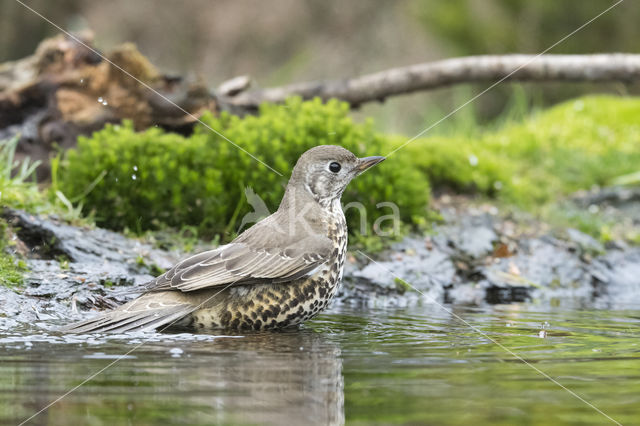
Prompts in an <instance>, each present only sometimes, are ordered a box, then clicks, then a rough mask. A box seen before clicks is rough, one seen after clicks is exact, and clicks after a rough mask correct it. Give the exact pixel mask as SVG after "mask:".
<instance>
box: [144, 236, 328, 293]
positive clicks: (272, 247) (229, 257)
mask: <svg viewBox="0 0 640 426" xmlns="http://www.w3.org/2000/svg"><path fill="white" fill-rule="evenodd" d="M236 241H237V242H232V243H230V244H227V245H225V246H221V247H218V248H217V249H215V250H210V251H206V252H204V253H200V254H197V255H195V256H192V257H190V258H188V259H185V260H183V261H182V262H180V263H178V264H177V265H176V266H174V267H173V268H171V269H170V270H168V271H167V272H165V273H164V274H163V275H161V276H159V277H158V278H156V279H155V280H153V281H151V282H150V283H149V284H147V290H148V291H158V290H170V289H175V290H180V291H183V292H189V291H195V290H203V289H207V288H215V287H220V286H226V285H231V284H234V285H237V284H255V283H266V282H287V281H292V280H295V279H297V278H300V277H302V276H304V275H307V274H309V273H310V272H312V271H313V270H314V269H316V268H317V267H318V266H319V265H321V264H323V263H325V262H326V261H327V260H328V259H329V257H330V254H331V251H332V248H333V247H332V243H331V240H330V239H329V238H327V237H324V236H308V237H306V238H302V239H299V240H297V241H295V242H292V243H291V244H282V243H283V241H279V242H278V244H265V242H268V241H265V238H264V237H262V238H258V239H257V241H255V242H253V241H252V239H247V238H244V239H238V240H236ZM285 243H286V242H285Z"/></svg>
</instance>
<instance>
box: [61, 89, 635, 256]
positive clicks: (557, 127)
mask: <svg viewBox="0 0 640 426" xmlns="http://www.w3.org/2000/svg"><path fill="white" fill-rule="evenodd" d="M521 103H522V102H521ZM520 109H521V108H520ZM520 115H521V113H520V112H519V113H518V114H516V115H514V116H513V117H512V116H511V115H510V116H505V117H504V119H503V120H502V125H501V126H500V127H497V128H491V129H490V130H489V131H484V132H482V131H478V130H477V129H475V130H474V129H473V126H472V124H471V122H469V123H468V126H466V127H465V128H464V129H462V130H461V131H460V132H450V133H447V134H443V135H440V136H433V137H426V138H421V139H417V140H415V141H413V142H411V143H410V144H408V145H406V146H405V147H403V148H402V149H400V150H398V151H397V152H396V153H394V154H393V155H391V156H390V157H389V159H388V160H387V161H386V162H384V163H383V164H381V165H380V166H378V167H376V168H375V169H374V170H372V171H370V172H368V173H365V174H364V175H363V176H360V177H359V178H357V179H355V180H354V181H353V182H352V183H351V185H350V186H349V188H348V190H347V192H346V193H345V196H344V199H343V201H344V203H345V204H347V203H349V202H351V201H360V202H362V203H363V204H364V205H365V206H366V213H367V223H368V227H369V228H368V229H367V230H368V231H369V230H370V229H371V228H370V227H371V224H373V223H374V222H375V220H376V218H379V217H381V216H382V215H388V214H389V213H390V211H389V210H388V209H386V208H384V207H380V208H377V207H376V204H377V203H379V202H382V201H393V202H395V203H396V204H397V205H398V206H399V208H400V215H401V218H402V220H403V221H404V223H405V225H406V224H410V225H413V226H416V225H418V226H421V225H425V224H426V222H428V221H429V220H430V219H429V217H428V211H427V210H425V205H426V204H427V201H428V196H429V188H430V187H429V182H431V184H432V185H433V186H434V187H436V188H439V189H443V188H450V189H453V190H455V191H457V192H467V193H480V194H483V195H485V196H490V197H496V198H498V199H500V200H502V201H504V202H506V203H508V204H512V205H515V206H518V207H521V208H525V209H528V210H532V209H539V208H540V207H542V206H548V205H550V204H552V203H554V202H556V201H557V200H559V199H562V197H564V196H566V195H568V194H570V193H572V192H574V191H576V190H579V189H588V188H590V187H592V186H593V185H607V184H611V183H615V182H616V179H618V180H619V177H620V176H624V175H627V176H633V175H630V174H632V173H635V172H637V171H638V164H640V124H638V123H637V117H638V116H640V99H636V98H618V97H603V96H600V97H597V96H596V97H586V98H580V99H576V100H573V101H570V102H566V103H563V104H561V105H558V106H556V107H554V108H551V109H549V110H547V111H544V112H539V113H536V114H534V115H533V116H532V117H529V118H528V119H526V120H521V119H520V120H517V117H519V116H520ZM203 119H204V121H205V122H206V123H207V125H208V126H210V127H211V128H213V129H215V130H216V131H218V132H220V133H222V134H224V135H225V136H226V137H227V138H229V139H230V140H232V141H234V142H235V143H237V144H239V145H240V146H241V147H242V148H243V149H245V150H246V151H248V152H250V153H251V154H252V155H254V156H255V157H256V158H258V159H259V160H261V161H263V162H265V163H266V164H269V165H271V166H273V167H274V168H275V169H276V170H278V171H279V172H281V173H282V174H283V176H279V175H277V174H276V173H274V172H272V171H270V170H269V169H267V168H266V167H264V166H261V165H260V164H259V163H258V162H257V161H256V160H255V159H253V158H251V157H250V156H249V155H247V154H246V153H244V152H241V151H240V150H239V149H238V148H237V147H234V146H233V145H232V144H231V143H229V142H228V141H226V140H224V139H222V138H221V137H220V136H219V135H218V134H216V133H214V132H212V131H210V130H209V129H207V128H206V127H204V126H200V127H198V128H196V131H195V133H194V134H193V135H192V136H190V137H183V136H180V135H176V134H171V133H166V132H163V131H161V130H159V129H155V128H154V129H149V130H147V131H145V132H142V133H137V132H135V131H134V130H133V128H132V126H131V124H130V123H126V122H125V123H124V124H123V125H120V126H108V127H107V128H105V129H104V130H102V131H100V132H97V133H95V134H94V135H93V136H92V137H91V138H81V139H80V140H79V143H78V148H77V150H72V151H70V152H68V154H67V156H66V159H65V160H64V161H63V162H62V163H61V164H60V166H59V168H60V171H59V174H58V175H59V176H57V179H54V183H55V187H56V188H55V189H59V190H62V192H64V193H65V194H67V195H68V196H69V198H70V199H71V200H72V201H75V202H78V201H82V202H83V203H84V206H85V207H84V211H85V212H89V211H93V212H94V213H95V216H96V220H98V221H99V222H100V223H101V224H103V225H106V226H109V227H112V228H116V229H122V228H129V229H130V230H132V231H134V232H138V233H139V232H141V231H144V230H147V229H163V228H166V227H173V228H177V229H189V233H190V234H193V235H202V234H203V233H204V234H205V235H206V234H209V235H212V234H215V235H221V237H222V239H223V240H228V239H230V238H232V237H233V236H234V232H235V231H236V230H237V229H238V227H239V224H240V221H241V218H242V217H243V215H244V214H245V213H247V212H250V211H252V207H251V206H250V205H249V203H247V201H246V198H245V194H244V190H245V188H246V187H251V188H252V189H253V190H254V191H255V192H256V194H258V195H259V196H260V197H261V198H262V199H263V200H264V202H265V203H266V205H267V207H268V208H269V209H270V210H271V211H273V210H274V209H275V208H277V206H278V202H279V201H280V199H281V197H282V194H283V191H284V185H285V184H286V180H287V178H288V176H289V174H290V172H291V168H292V166H293V165H294V164H295V161H296V160H297V158H298V157H299V155H300V154H301V153H302V152H304V151H305V150H307V149H309V148H311V147H313V146H316V145H320V144H338V145H342V146H345V147H346V148H348V149H350V150H352V151H353V152H355V153H356V154H358V155H374V154H382V155H385V154H387V153H389V152H391V151H392V150H393V149H394V148H396V147H399V146H401V145H402V144H404V143H405V142H406V140H407V138H405V137H398V136H394V137H391V136H382V135H380V134H377V133H375V132H374V131H373V130H372V127H371V125H370V123H367V124H356V123H354V122H353V121H352V120H351V119H350V118H349V117H348V108H347V106H346V105H345V104H343V103H340V102H337V101H331V102H329V103H327V104H322V103H321V102H320V101H318V100H315V101H311V102H302V101H300V100H299V99H291V100H289V101H288V102H287V103H286V104H285V105H281V106H278V105H263V106H262V108H261V109H260V114H259V115H257V116H249V117H245V118H239V117H236V116H231V115H228V114H222V115H221V116H220V117H218V118H215V117H213V116H211V115H206V116H205V117H204V118H203ZM359 216H360V215H357V214H356V211H355V209H348V210H347V217H348V220H349V225H350V229H351V230H352V232H355V233H358V230H359V229H360V223H358V222H357V221H358V218H359ZM583 222H584V223H583V224H582V225H581V226H579V228H581V229H591V228H593V229H595V228H596V227H598V226H596V225H597V223H596V222H593V221H591V222H586V221H583ZM593 224H595V225H593ZM403 229H406V226H403ZM603 229H604V228H603V227H602V226H599V231H598V232H599V233H600V234H602V235H605V234H606V232H604V231H603ZM367 234H369V235H370V233H369V232H367ZM592 234H593V233H592ZM353 241H355V243H356V244H359V245H361V246H363V247H369V246H372V245H376V244H377V243H376V242H375V241H373V240H371V239H368V238H367V237H366V236H362V235H358V236H357V238H355V239H354V240H353Z"/></svg>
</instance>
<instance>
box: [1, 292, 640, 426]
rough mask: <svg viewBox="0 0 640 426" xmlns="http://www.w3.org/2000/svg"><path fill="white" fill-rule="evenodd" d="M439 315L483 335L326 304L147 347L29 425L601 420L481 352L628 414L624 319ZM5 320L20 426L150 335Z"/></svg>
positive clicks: (635, 334) (10, 410) (592, 313)
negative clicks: (292, 324) (73, 332)
mask: <svg viewBox="0 0 640 426" xmlns="http://www.w3.org/2000/svg"><path fill="white" fill-rule="evenodd" d="M449 308H450V310H451V312H452V313H455V315H457V316H459V317H460V318H463V319H464V320H465V321H466V322H467V323H468V324H471V325H473V326H474V327H476V328H477V329H479V330H481V331H482V332H483V333H485V334H486V335H483V334H480V333H478V332H477V331H475V330H473V329H471V328H470V327H469V325H467V324H465V323H463V322H462V321H461V320H460V319H459V318H457V317H456V316H454V315H452V314H451V313H448V312H446V311H444V310H443V309H441V308H440V307H437V306H432V305H424V306H415V307H412V308H405V309H383V308H366V309H357V308H353V309H352V308H345V307H343V308H340V307H337V308H334V310H333V312H331V313H329V314H326V315H322V316H320V317H319V318H318V319H316V320H314V321H312V322H310V323H308V324H306V325H305V328H304V329H302V330H292V331H287V332H278V333H256V334H248V335H243V336H226V337H220V336H217V337H216V336H208V335H192V334H162V335H151V337H150V340H151V341H149V342H147V343H145V344H144V345H142V347H140V348H139V349H136V350H135V351H134V352H133V353H131V354H130V357H129V358H127V359H123V360H122V361H120V362H118V363H116V364H115V365H113V366H112V367H110V368H108V369H106V370H105V371H104V373H101V374H99V375H98V376H96V377H95V379H93V380H91V381H90V382H88V383H87V384H86V385H84V386H82V387H81V388H80V389H78V391H76V392H74V393H72V394H71V395H69V396H68V397H66V398H64V399H63V400H61V401H60V402H59V403H57V404H55V405H54V406H53V407H51V409H49V410H47V411H46V412H45V413H43V414H42V415H40V416H38V417H36V418H35V419H34V420H33V422H31V423H32V424H51V425H58V424H59V425H68V424H225V425H226V424H295V425H297V424H305V425H306V424H340V423H343V422H344V421H345V420H346V421H347V422H349V423H350V424H370V423H372V422H373V423H378V424H451V425H458V424H492V425H511V424H520V423H523V424H561V425H562V424H567V425H573V424H602V423H603V422H607V419H606V418H605V417H604V416H602V415H601V414H599V413H598V412H597V411H595V410H594V409H593V408H592V407H590V406H589V405H588V404H585V403H584V402H583V401H581V400H579V399H577V398H576V397H575V396H574V395H572V394H570V393H569V392H566V391H565V390H563V389H562V388H560V387H559V386H558V385H557V384H555V383H553V382H551V381H550V380H548V378H546V377H544V376H543V375H541V374H540V373H539V372H537V371H536V370H534V369H533V368H531V366H529V365H526V364H524V363H523V362H521V361H519V360H517V359H515V358H514V357H513V355H511V354H510V353H508V352H507V351H505V350H504V349H503V348H501V347H499V346H498V345H496V343H495V342H500V344H501V345H503V346H504V347H505V348H509V350H511V351H513V352H515V353H517V354H518V355H519V356H521V357H522V358H523V359H525V360H526V361H527V362H528V363H529V364H531V365H534V366H536V368H538V369H540V370H541V371H544V372H545V373H546V374H548V375H549V376H550V377H553V378H554V379H556V380H557V381H559V382H560V383H561V384H562V385H563V386H566V387H567V388H569V389H571V390H572V391H575V392H576V393H577V394H578V395H581V396H582V397H584V398H585V399H586V400H588V401H589V402H590V403H593V404H594V405H595V406H597V407H598V408H599V409H601V410H603V411H604V412H606V413H607V414H608V415H610V416H611V417H612V418H614V419H616V420H617V421H619V422H620V423H622V424H634V423H637V419H639V418H640V408H639V407H640V374H639V373H638V372H639V371H640V370H639V369H638V366H639V365H640V314H639V312H638V311H637V310H629V311H600V310H589V311H586V310H582V311H581V310H556V309H554V308H552V307H544V308H539V307H534V306H532V305H521V304H516V305H510V306H506V305H501V306H493V307H490V306H486V307H459V306H458V307H452V306H450V307H449ZM5 320H6V318H5V319H2V318H0V360H1V362H0V424H5V423H6V424H18V423H20V421H22V420H24V419H26V418H27V417H29V416H30V415H31V414H33V413H34V412H35V411H37V410H38V409H40V408H41V407H43V406H45V405H46V404H48V403H49V402H50V401H52V400H54V399H55V398H57V397H59V396H60V395H62V394H64V393H65V392H66V391H67V390H68V389H70V388H72V387H73V386H75V385H77V384H79V383H81V382H82V380H84V379H85V378H86V377H88V376H89V375H91V374H93V373H95V372H97V371H99V370H100V369H101V368H104V367H106V366H108V365H109V363H111V362H113V360H114V359H115V358H117V357H119V356H121V355H123V354H126V353H127V352H128V351H130V350H131V349H132V348H134V347H135V346H136V345H138V344H140V343H141V342H143V341H144V339H149V336H146V337H145V338H144V339H143V338H142V337H141V336H131V335H127V336H115V337H114V336H110V337H108V338H105V337H101V336H93V335H92V336H61V335H51V334H46V333H45V332H42V331H37V332H35V331H34V330H33V328H24V329H20V328H16V327H13V328H12V327H5V326H3V325H2V322H3V321H5ZM5 322H6V321H5ZM6 324H9V323H8V322H6ZM540 330H545V332H546V337H544V338H540ZM34 333H35V334H34ZM487 336H489V337H491V339H489V338H488V337H487Z"/></svg>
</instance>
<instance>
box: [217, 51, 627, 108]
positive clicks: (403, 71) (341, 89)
mask: <svg viewBox="0 0 640 426" xmlns="http://www.w3.org/2000/svg"><path fill="white" fill-rule="evenodd" d="M503 79H504V80H508V81H539V82H542V81H574V82H575V81H588V82H606V81H621V82H634V81H638V80H640V55H634V54H622V53H615V54H597V55H541V56H537V55H502V56H469V57H464V58H453V59H446V60H442V61H436V62H430V63H424V64H418V65H411V66H408V67H400V68H393V69H389V70H386V71H381V72H377V73H374V74H367V75H362V76H359V77H354V78H346V79H342V80H325V81H311V82H305V83H296V84H290V85H287V86H282V87H274V88H267V89H253V90H248V91H244V92H239V93H236V94H235V95H231V96H223V97H222V99H221V101H223V102H224V103H226V104H230V105H233V106H235V107H237V108H244V109H248V110H251V109H255V108H257V106H258V105H260V104H261V103H263V102H276V103H277V102H282V101H284V100H285V99H286V98H287V97H289V96H293V95H297V96H301V97H302V98H304V99H311V98H314V97H320V98H322V99H330V98H338V99H341V100H343V101H346V102H348V103H350V104H351V105H352V106H358V105H361V104H363V103H366V102H372V101H383V100H384V99H386V98H388V97H389V96H395V95H401V94H405V93H412V92H417V91H421V90H430V89H437V88H441V87H445V86H451V85H454V84H459V83H477V82H495V81H500V80H503Z"/></svg>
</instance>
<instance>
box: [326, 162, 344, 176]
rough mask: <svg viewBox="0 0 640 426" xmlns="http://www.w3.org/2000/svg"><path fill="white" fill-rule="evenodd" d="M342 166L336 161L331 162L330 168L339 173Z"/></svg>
mask: <svg viewBox="0 0 640 426" xmlns="http://www.w3.org/2000/svg"><path fill="white" fill-rule="evenodd" d="M341 168H342V166H341V165H340V163H336V162H335V161H334V162H333V163H331V164H329V170H331V171H332V172H333V173H338V172H339V171H340V169H341Z"/></svg>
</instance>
